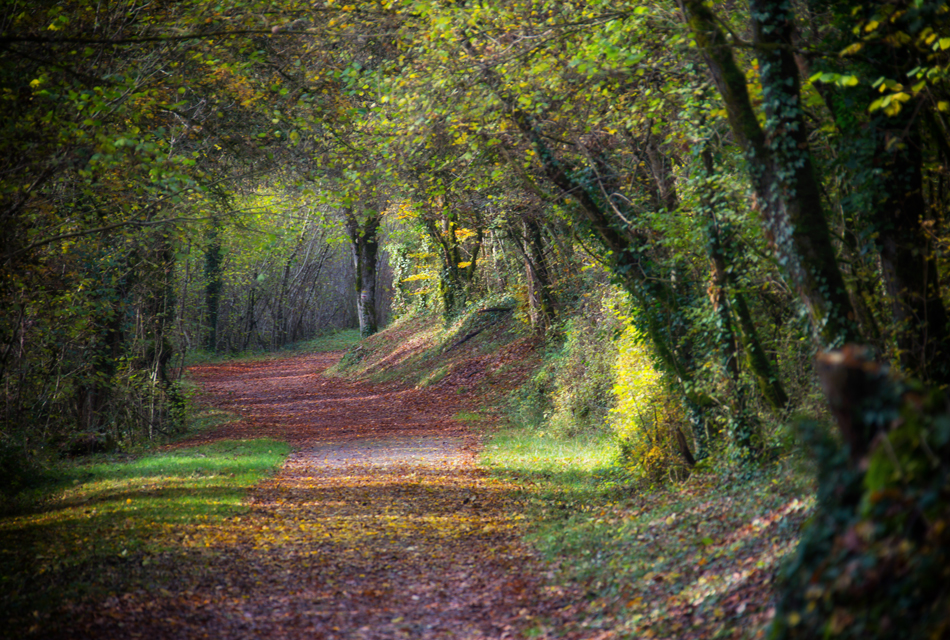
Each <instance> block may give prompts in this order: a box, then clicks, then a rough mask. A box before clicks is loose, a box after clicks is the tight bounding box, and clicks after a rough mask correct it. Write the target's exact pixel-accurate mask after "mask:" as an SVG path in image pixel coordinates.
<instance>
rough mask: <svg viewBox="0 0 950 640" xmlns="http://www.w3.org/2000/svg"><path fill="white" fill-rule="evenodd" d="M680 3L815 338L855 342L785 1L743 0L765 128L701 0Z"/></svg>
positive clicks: (827, 342)
mask: <svg viewBox="0 0 950 640" xmlns="http://www.w3.org/2000/svg"><path fill="white" fill-rule="evenodd" d="M684 8H685V10H686V14H687V18H688V20H689V24H690V28H691V29H692V32H693V35H694V37H695V38H696V42H697V44H698V45H699V48H700V49H701V51H702V52H703V54H704V55H705V57H706V62H707V65H708V67H709V70H710V72H711V74H712V77H713V81H714V82H715V84H716V86H717V88H718V90H719V93H720V94H721V95H722V99H723V102H724V103H725V107H726V113H727V114H728V118H729V124H730V126H731V128H732V132H733V135H734V137H735V139H736V142H737V143H738V144H739V146H740V147H741V148H742V150H743V152H744V154H745V157H746V161H747V163H748V166H749V171H750V174H751V177H752V183H753V186H754V188H755V191H756V194H757V196H758V200H759V210H760V213H761V215H762V221H763V223H764V224H765V230H766V235H767V237H768V239H769V241H770V243H771V244H772V247H773V250H774V252H775V255H776V257H777V258H778V261H779V264H780V266H781V267H782V270H783V272H784V274H785V277H786V279H787V280H788V282H789V283H790V284H791V285H792V287H793V289H794V290H795V291H796V292H797V293H798V296H799V298H800V300H801V301H802V303H803V304H804V305H805V307H806V308H807V310H808V314H809V317H810V320H811V326H812V332H813V336H814V339H815V340H816V342H818V343H819V344H820V345H821V346H824V347H834V346H841V345H843V344H844V343H846V342H853V341H859V340H860V335H859V331H858V328H857V326H856V324H855V322H854V317H855V316H854V311H853V309H852V307H851V302H850V299H849V297H848V291H847V287H846V286H845V282H844V278H843V277H842V275H841V271H840V269H839V268H838V262H837V257H836V255H835V250H834V245H833V244H832V242H831V233H830V230H829V228H828V223H827V220H826V218H825V213H824V209H823V206H822V202H821V198H820V192H819V187H818V183H817V181H816V180H815V176H814V169H813V167H812V161H811V155H810V153H809V147H808V138H807V130H806V127H805V121H804V113H803V111H802V108H801V106H800V103H799V78H798V68H797V66H796V63H795V57H794V55H793V53H792V51H793V46H792V44H793V43H792V35H793V22H792V15H791V12H790V5H788V4H787V3H786V2H784V0H751V1H750V13H751V15H752V27H753V29H752V30H753V36H754V45H755V47H756V51H757V53H758V55H759V66H760V70H761V71H760V78H761V82H762V88H763V95H764V96H766V100H765V114H766V129H765V130H763V129H762V127H761V126H760V125H759V121H758V116H757V114H756V112H755V110H754V108H753V107H752V102H751V100H750V98H749V94H748V91H747V89H746V78H745V74H744V73H742V71H741V70H740V69H739V67H738V65H737V64H736V61H735V59H734V57H733V54H732V48H731V46H730V45H729V43H728V41H727V40H726V37H725V35H724V34H723V32H722V30H721V29H720V28H719V24H718V22H717V21H716V18H715V16H714V15H713V13H712V11H711V10H710V9H709V8H708V7H707V6H706V4H705V3H704V2H703V1H702V0H684Z"/></svg>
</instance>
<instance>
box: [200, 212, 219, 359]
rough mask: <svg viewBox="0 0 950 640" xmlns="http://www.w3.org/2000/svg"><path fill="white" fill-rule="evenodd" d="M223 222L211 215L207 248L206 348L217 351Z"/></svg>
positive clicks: (205, 269) (205, 268) (205, 270)
mask: <svg viewBox="0 0 950 640" xmlns="http://www.w3.org/2000/svg"><path fill="white" fill-rule="evenodd" d="M221 260H222V256H221V222H220V220H218V217H217V216H216V215H215V216H212V217H211V226H210V227H209V228H208V248H207V249H205V266H204V272H205V279H206V281H207V283H206V284H205V309H206V315H205V317H206V325H207V334H206V337H205V348H206V349H208V351H215V350H216V349H217V348H218V306H219V305H220V303H221V286H222V284H221Z"/></svg>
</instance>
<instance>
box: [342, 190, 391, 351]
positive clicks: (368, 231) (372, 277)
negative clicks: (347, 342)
mask: <svg viewBox="0 0 950 640" xmlns="http://www.w3.org/2000/svg"><path fill="white" fill-rule="evenodd" d="M344 217H345V224H346V233H347V235H348V236H349V238H350V246H351V248H352V251H353V266H354V267H355V268H356V314H357V317H358V318H359V323H360V335H361V336H363V337H364V338H365V337H367V336H371V335H373V334H374V333H376V332H377V331H378V330H379V326H378V324H377V321H376V262H377V258H378V252H379V240H378V238H377V236H376V234H377V232H378V230H379V225H380V223H381V222H382V216H381V215H380V214H379V213H377V212H371V213H368V214H367V215H366V216H365V219H363V220H362V221H361V220H359V219H358V218H357V216H356V213H355V212H354V211H353V209H351V208H349V209H346V210H344Z"/></svg>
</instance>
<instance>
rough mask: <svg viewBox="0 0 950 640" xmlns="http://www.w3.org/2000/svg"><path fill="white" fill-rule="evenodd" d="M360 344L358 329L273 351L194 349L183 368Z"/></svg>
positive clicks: (328, 334)
mask: <svg viewBox="0 0 950 640" xmlns="http://www.w3.org/2000/svg"><path fill="white" fill-rule="evenodd" d="M359 342H360V331H359V329H343V330H340V331H333V332H332V333H327V334H324V335H322V336H318V337H316V338H312V339H310V340H303V341H301V342H294V343H291V344H287V345H285V346H283V347H282V348H280V349H278V350H276V351H274V350H269V349H266V350H265V349H253V350H248V351H237V352H234V353H212V352H210V351H205V350H204V349H195V350H193V351H189V352H188V354H187V355H186V357H185V366H186V367H190V366H193V365H200V364H212V363H216V362H228V361H232V360H240V361H242V362H248V361H251V362H253V361H255V360H270V359H273V358H283V357H286V356H287V354H288V352H292V353H297V354H300V353H319V352H323V351H343V350H345V349H349V348H350V347H353V346H355V345H357V344H359Z"/></svg>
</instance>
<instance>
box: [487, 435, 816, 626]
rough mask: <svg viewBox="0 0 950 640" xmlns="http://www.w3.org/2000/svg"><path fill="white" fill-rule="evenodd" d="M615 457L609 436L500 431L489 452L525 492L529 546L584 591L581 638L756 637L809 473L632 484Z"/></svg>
mask: <svg viewBox="0 0 950 640" xmlns="http://www.w3.org/2000/svg"><path fill="white" fill-rule="evenodd" d="M618 453H619V452H618V444H617V442H616V440H613V439H611V438H608V437H581V438H577V437H575V438H563V437H558V436H555V435H551V434H541V433H538V432H537V430H534V429H526V428H523V427H522V428H515V429H508V430H505V431H501V432H499V433H497V434H495V435H494V436H493V437H492V438H491V440H490V441H489V442H488V444H487V446H486V447H485V449H484V452H483V458H482V460H483V464H484V465H485V466H486V467H488V468H489V469H491V470H492V472H493V473H495V474H498V475H500V476H503V477H505V478H506V479H508V480H511V481H514V482H516V483H518V484H520V485H521V486H522V487H523V489H524V490H523V492H522V496H521V499H522V501H523V505H524V508H525V510H526V512H527V515H528V518H527V521H528V522H529V523H530V524H529V525H528V531H527V537H528V540H529V542H530V543H531V544H532V545H533V546H534V547H535V548H536V549H538V551H539V552H540V553H542V554H543V555H544V556H545V557H546V558H547V559H548V560H549V561H550V562H551V563H552V564H553V565H554V566H555V567H556V568H557V580H558V581H560V582H561V583H563V584H571V585H574V586H577V587H579V588H580V589H581V591H582V592H583V593H585V594H586V598H585V602H584V603H583V604H582V605H580V608H579V611H578V616H577V625H578V626H579V627H580V629H578V631H581V632H582V633H584V634H594V633H595V630H596V629H601V628H603V629H611V630H613V632H614V633H617V634H619V635H618V636H611V637H680V636H684V635H690V636H692V635H693V634H696V633H699V634H701V636H702V637H719V636H726V637H754V636H755V634H756V633H758V632H759V631H761V630H762V629H763V628H764V627H765V625H766V624H767V623H768V621H769V619H770V617H771V615H772V613H773V609H772V605H771V598H772V590H771V586H770V585H771V581H772V577H773V575H774V573H775V571H776V569H777V567H778V565H779V564H780V562H781V561H782V559H783V558H785V557H786V555H787V554H788V553H789V552H790V551H791V550H792V549H793V548H794V546H795V544H796V543H797V541H798V535H799V528H800V526H801V524H802V523H803V522H804V520H805V518H806V517H807V515H808V514H809V513H810V511H811V509H812V505H813V499H812V498H810V497H807V496H811V495H812V488H811V486H810V481H809V480H808V479H807V477H808V476H807V474H804V473H801V472H799V471H798V470H796V468H795V467H793V466H791V465H788V464H776V465H772V466H769V467H765V468H761V469H757V470H755V471H754V472H752V473H748V472H747V473H746V474H745V476H744V477H739V476H736V475H732V474H730V473H728V472H723V471H721V470H714V469H708V470H705V471H701V472H696V473H694V474H693V476H692V477H690V478H689V479H688V480H687V481H686V482H682V483H671V482H665V483H660V484H653V485H651V484H649V483H647V482H645V481H644V480H639V481H635V480H633V479H632V476H631V475H630V473H629V471H628V470H627V469H626V468H625V467H624V466H623V465H621V464H618ZM803 496H804V497H803Z"/></svg>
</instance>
